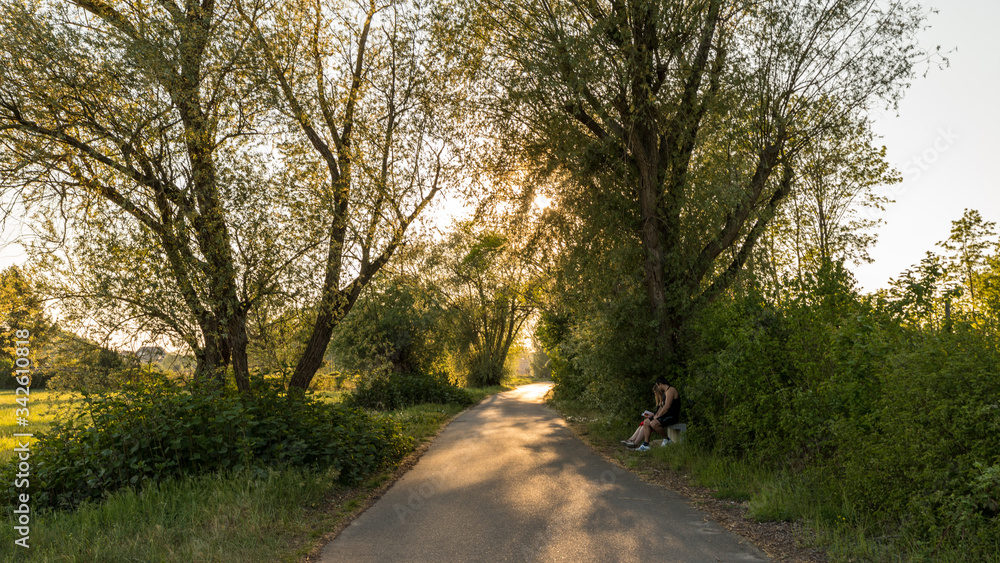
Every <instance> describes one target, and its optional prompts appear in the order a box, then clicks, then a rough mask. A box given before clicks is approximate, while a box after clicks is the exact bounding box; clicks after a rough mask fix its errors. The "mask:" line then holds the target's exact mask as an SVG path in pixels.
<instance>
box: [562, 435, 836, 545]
mask: <svg viewBox="0 0 1000 563" xmlns="http://www.w3.org/2000/svg"><path fill="white" fill-rule="evenodd" d="M568 424H569V426H570V428H572V429H573V432H574V433H576V435H577V436H579V437H580V439H582V440H583V441H584V442H586V443H587V444H588V445H590V447H591V448H593V449H594V451H596V452H597V453H599V454H600V455H601V456H602V457H603V458H604V459H606V460H608V461H609V462H611V463H613V464H615V465H617V466H618V467H621V468H622V469H625V470H626V471H631V472H632V473H634V474H636V475H637V476H638V477H639V478H641V479H642V480H643V481H646V482H648V483H654V484H657V485H660V486H663V487H666V488H668V489H670V490H672V491H675V492H677V493H679V494H680V495H681V496H683V497H684V498H685V499H687V501H688V502H689V503H690V504H691V505H692V506H694V507H696V508H698V509H699V510H702V511H704V512H706V513H708V515H709V516H710V517H711V518H712V520H714V521H715V522H717V523H718V524H719V525H721V526H722V527H724V528H726V529H727V530H729V531H731V532H733V533H735V534H738V535H739V536H742V537H743V538H746V539H747V540H748V541H749V542H750V543H752V544H754V545H755V546H757V548H758V549H760V550H761V551H763V552H764V553H766V554H767V555H768V556H769V557H771V558H772V559H773V560H774V561H780V562H785V563H826V562H827V561H829V558H828V557H827V555H826V553H825V551H824V550H822V549H819V548H815V547H810V546H809V545H808V543H809V532H808V531H807V530H805V529H803V527H802V525H801V524H800V523H798V522H757V521H756V520H753V519H750V518H747V504H746V503H745V502H738V501H734V500H725V499H718V498H715V497H714V496H712V494H713V492H714V491H712V490H711V489H709V488H706V487H701V486H698V485H695V484H693V483H692V482H691V479H690V477H688V476H687V475H685V474H683V473H680V472H677V471H673V470H670V469H664V468H662V467H656V466H655V464H654V463H653V460H651V459H650V460H649V461H648V462H646V463H641V464H640V465H639V467H627V466H625V465H624V464H623V463H622V462H621V461H620V460H619V459H618V454H620V453H621V450H622V446H620V445H611V444H607V443H602V442H598V441H597V440H596V439H594V438H593V437H592V436H590V434H589V433H588V432H587V431H586V428H585V427H584V426H583V425H582V424H580V423H578V422H573V421H568ZM635 455H642V454H635Z"/></svg>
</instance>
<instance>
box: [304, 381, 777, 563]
mask: <svg viewBox="0 0 1000 563" xmlns="http://www.w3.org/2000/svg"><path fill="white" fill-rule="evenodd" d="M548 388H549V385H547V384H534V385H526V386H523V387H519V388H518V389H516V390H513V391H508V392H506V393H501V394H499V395H495V396H493V397H490V398H489V399H487V400H486V401H484V402H483V403H481V404H480V405H479V406H477V407H475V408H473V409H470V410H468V411H466V412H464V413H462V414H461V415H460V416H459V417H457V418H456V419H455V420H454V421H452V423H451V424H450V425H448V427H447V428H445V429H444V431H442V432H441V434H440V435H439V436H438V437H437V438H436V439H435V440H434V443H433V444H432V445H431V447H430V448H429V449H428V450H427V452H426V453H425V454H424V455H423V457H421V458H420V460H419V462H418V463H417V464H416V466H415V467H414V468H413V469H412V470H411V471H409V472H408V473H407V474H406V475H404V476H403V477H402V478H401V479H400V480H399V481H397V482H396V483H395V484H394V485H393V486H392V487H391V488H390V489H389V490H388V491H387V492H386V494H385V495H384V496H383V497H382V498H381V499H379V501H378V502H376V503H375V504H374V505H372V507H371V508H369V509H368V510H367V511H365V512H364V513H363V514H362V515H361V516H360V517H358V518H357V519H356V520H355V521H354V522H353V523H351V524H350V525H349V526H348V527H347V528H345V529H344V531H343V532H341V534H340V535H339V536H338V537H337V538H336V539H335V540H333V541H332V542H330V543H329V544H327V546H326V547H325V548H323V551H322V554H321V560H322V561H323V562H324V563H327V562H335V561H347V562H352V563H354V562H361V561H388V562H402V561H421V562H423V561H427V562H434V563H450V562H464V561H577V562H579V561H602V562H603V561H637V562H645V563H653V562H660V561H680V562H691V563H697V562H702V561H706V562H712V563H715V562H718V561H723V562H730V561H767V560H768V559H767V556H766V555H765V554H764V553H762V552H761V551H760V550H758V549H756V548H755V547H753V546H752V545H750V544H749V543H748V542H747V541H746V540H744V539H743V538H740V537H739V536H736V535H734V534H731V533H729V532H728V531H726V530H724V529H723V528H722V527H720V526H719V525H718V524H715V523H714V522H711V521H709V520H708V518H707V516H706V515H705V514H704V513H702V512H700V511H698V510H697V509H695V508H692V507H691V506H689V505H688V504H687V503H685V502H684V500H683V499H682V498H681V497H680V496H679V495H678V494H676V493H674V492H672V491H668V490H666V489H663V488H661V487H658V486H655V485H650V484H648V483H644V482H642V481H640V480H639V479H638V478H636V477H635V476H633V475H632V474H631V473H629V472H627V471H625V470H622V469H620V468H618V467H616V466H614V465H612V464H611V463H608V462H607V461H605V460H604V459H603V458H601V457H600V456H599V455H597V454H595V453H593V452H592V451H591V450H590V448H589V447H588V446H587V445H586V444H584V443H583V442H581V441H580V440H579V439H578V438H577V437H576V436H575V435H574V434H573V433H572V431H570V429H569V428H567V426H566V424H565V422H564V421H563V420H562V419H561V418H560V417H559V416H557V415H556V414H555V413H554V412H552V411H551V410H550V409H549V408H547V407H546V406H545V405H544V404H543V403H542V396H543V395H544V394H545V392H546V391H547V390H548ZM633 455H644V454H641V453H635V454H633Z"/></svg>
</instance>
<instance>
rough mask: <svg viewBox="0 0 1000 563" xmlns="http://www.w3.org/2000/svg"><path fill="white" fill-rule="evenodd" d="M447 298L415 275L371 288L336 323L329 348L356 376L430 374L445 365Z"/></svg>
mask: <svg viewBox="0 0 1000 563" xmlns="http://www.w3.org/2000/svg"><path fill="white" fill-rule="evenodd" d="M443 303H444V296H443V295H442V294H441V292H440V290H438V289H437V288H435V287H434V286H433V285H432V284H430V283H428V282H426V281H422V280H421V279H419V278H417V277H416V276H405V275H396V276H393V277H392V278H390V279H389V280H388V281H386V282H385V283H381V284H378V285H377V286H373V287H372V288H371V291H369V292H368V293H367V294H366V295H365V296H364V297H363V298H362V299H361V300H360V301H359V302H358V303H357V304H356V305H355V306H354V307H353V308H352V309H351V312H350V314H348V315H347V317H345V319H344V320H343V321H342V322H341V323H340V324H339V325H338V327H337V330H336V333H335V335H334V338H333V342H332V343H331V346H332V348H333V355H334V357H335V361H336V364H337V366H338V367H339V368H341V369H343V370H347V371H352V372H376V371H381V370H387V369H391V370H395V371H405V372H426V371H430V370H433V369H435V367H436V366H438V365H440V364H441V363H443V362H444V357H445V353H446V349H445V345H446V338H445V336H443V334H442V333H443V329H444V326H443V325H444V322H445V321H444V318H443V317H444V315H445V311H444V305H443Z"/></svg>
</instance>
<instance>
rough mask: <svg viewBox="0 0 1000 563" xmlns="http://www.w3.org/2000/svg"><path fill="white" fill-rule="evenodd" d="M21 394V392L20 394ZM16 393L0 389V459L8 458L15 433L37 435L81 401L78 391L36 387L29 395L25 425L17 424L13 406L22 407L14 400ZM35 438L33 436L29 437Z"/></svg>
mask: <svg viewBox="0 0 1000 563" xmlns="http://www.w3.org/2000/svg"><path fill="white" fill-rule="evenodd" d="M20 397H22V398H23V397H24V395H20ZM17 398H18V396H16V395H15V392H14V391H13V390H11V391H6V390H5V391H0V460H4V459H7V457H9V456H10V455H11V454H12V453H13V450H14V447H15V445H14V437H13V435H14V434H15V433H30V434H38V433H39V432H41V431H43V430H47V429H48V428H49V426H51V425H52V422H53V421H55V420H58V419H59V418H65V417H66V416H68V415H69V413H70V411H71V410H72V409H74V408H76V407H78V406H79V405H80V404H81V403H82V399H81V397H80V394H79V393H73V392H70V391H48V390H46V389H39V390H33V391H31V394H30V395H28V416H27V417H26V418H27V420H28V425H27V426H20V425H19V424H18V423H17V416H16V415H15V409H21V408H23V407H22V406H21V405H20V404H18V403H17ZM29 441H34V439H29Z"/></svg>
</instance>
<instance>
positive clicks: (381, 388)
mask: <svg viewBox="0 0 1000 563" xmlns="http://www.w3.org/2000/svg"><path fill="white" fill-rule="evenodd" d="M472 402H473V400H472V397H471V395H469V393H468V392H466V391H465V390H464V389H461V388H459V387H458V386H456V385H454V384H452V383H451V382H450V381H448V378H447V376H445V375H444V374H441V373H431V374H421V373H401V372H390V373H387V374H386V373H380V374H373V375H371V376H369V377H367V378H364V379H362V380H361V381H360V382H359V383H358V386H357V387H356V388H355V389H354V390H353V391H352V392H351V393H349V394H347V395H346V396H345V397H344V404H347V405H351V406H356V407H362V408H366V409H377V410H395V409H400V408H403V407H408V406H411V405H419V404H423V403H443V404H447V403H456V404H459V405H470V404H472Z"/></svg>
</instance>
